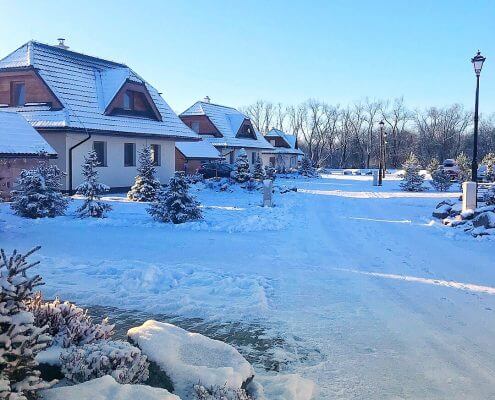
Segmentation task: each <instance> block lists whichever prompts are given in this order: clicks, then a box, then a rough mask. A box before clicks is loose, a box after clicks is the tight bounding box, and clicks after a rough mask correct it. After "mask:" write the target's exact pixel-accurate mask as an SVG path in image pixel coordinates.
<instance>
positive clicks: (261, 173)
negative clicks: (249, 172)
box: [253, 154, 266, 181]
mask: <svg viewBox="0 0 495 400" xmlns="http://www.w3.org/2000/svg"><path fill="white" fill-rule="evenodd" d="M265 176H266V175H265V169H264V168H263V161H262V160H261V157H260V155H259V154H258V158H256V163H255V164H254V170H253V178H254V179H257V180H260V181H262V180H263V179H265Z"/></svg>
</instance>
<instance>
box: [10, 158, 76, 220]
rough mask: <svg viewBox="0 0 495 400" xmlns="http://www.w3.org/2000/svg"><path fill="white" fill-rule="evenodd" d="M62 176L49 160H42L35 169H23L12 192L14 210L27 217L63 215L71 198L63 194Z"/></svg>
mask: <svg viewBox="0 0 495 400" xmlns="http://www.w3.org/2000/svg"><path fill="white" fill-rule="evenodd" d="M61 178H62V173H61V172H60V170H59V169H58V167H57V166H56V165H53V164H50V163H49V162H48V161H42V162H40V164H39V165H38V166H37V167H36V168H34V169H24V170H22V171H21V173H20V174H19V178H18V180H17V187H16V189H14V190H13V191H12V193H11V194H12V204H11V207H12V209H13V210H14V212H15V213H16V214H17V215H20V216H21V217H26V218H44V217H50V218H53V217H55V216H57V215H63V214H64V213H65V210H66V209H67V206H68V204H69V200H68V199H67V198H65V197H64V196H63V195H62V192H61V187H62V186H61Z"/></svg>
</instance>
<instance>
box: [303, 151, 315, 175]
mask: <svg viewBox="0 0 495 400" xmlns="http://www.w3.org/2000/svg"><path fill="white" fill-rule="evenodd" d="M299 173H300V174H301V175H303V176H309V177H312V176H315V175H316V170H315V168H314V167H313V163H312V161H311V159H310V158H309V157H308V156H306V155H305V156H304V157H303V159H302V160H301V165H300V167H299Z"/></svg>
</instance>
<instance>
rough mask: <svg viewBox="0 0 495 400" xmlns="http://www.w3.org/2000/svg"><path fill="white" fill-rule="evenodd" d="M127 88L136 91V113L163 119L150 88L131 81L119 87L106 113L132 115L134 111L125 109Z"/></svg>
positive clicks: (159, 119)
mask: <svg viewBox="0 0 495 400" xmlns="http://www.w3.org/2000/svg"><path fill="white" fill-rule="evenodd" d="M127 90H130V91H132V92H134V93H135V96H134V111H135V112H136V113H139V114H142V115H143V116H148V117H150V118H154V119H157V120H158V121H161V120H162V117H161V115H160V112H159V111H158V109H157V108H156V106H155V103H154V102H153V99H152V98H151V96H150V94H149V92H148V89H146V86H144V85H142V84H139V83H135V82H129V81H128V82H126V83H125V84H124V85H122V87H121V88H120V89H119V91H118V92H117V94H116V95H115V97H114V98H113V100H112V101H111V102H110V104H109V105H108V107H107V109H106V111H105V114H107V115H112V114H126V115H132V111H127V110H124V94H125V92H126V91H127Z"/></svg>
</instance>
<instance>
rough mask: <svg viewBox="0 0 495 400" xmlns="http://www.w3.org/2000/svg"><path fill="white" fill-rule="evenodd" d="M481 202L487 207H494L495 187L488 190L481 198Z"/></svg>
mask: <svg viewBox="0 0 495 400" xmlns="http://www.w3.org/2000/svg"><path fill="white" fill-rule="evenodd" d="M483 201H484V202H485V204H486V205H487V206H495V186H492V187H491V188H489V189H488V191H487V192H486V193H485V195H484V197H483Z"/></svg>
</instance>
